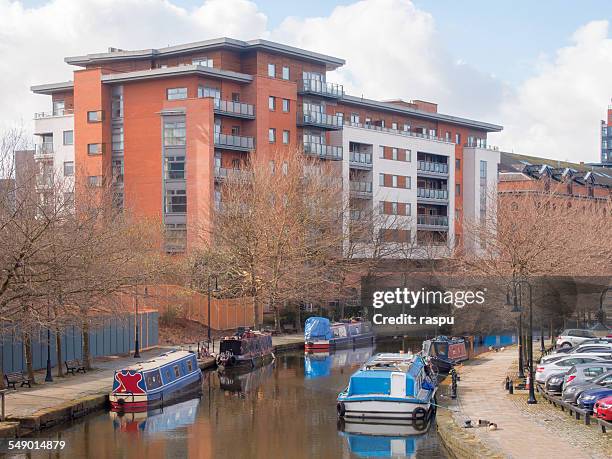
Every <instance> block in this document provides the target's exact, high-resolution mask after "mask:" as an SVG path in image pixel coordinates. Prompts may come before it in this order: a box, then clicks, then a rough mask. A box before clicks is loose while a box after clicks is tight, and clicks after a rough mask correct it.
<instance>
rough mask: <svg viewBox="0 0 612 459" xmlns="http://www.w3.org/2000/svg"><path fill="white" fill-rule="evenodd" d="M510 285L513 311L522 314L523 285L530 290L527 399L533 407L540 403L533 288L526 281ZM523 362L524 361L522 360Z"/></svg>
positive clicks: (515, 281)
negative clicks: (536, 378)
mask: <svg viewBox="0 0 612 459" xmlns="http://www.w3.org/2000/svg"><path fill="white" fill-rule="evenodd" d="M510 284H511V285H512V287H513V292H514V305H515V306H514V308H513V311H515V310H516V309H518V310H519V311H521V314H522V310H523V304H522V303H523V298H522V294H521V293H522V287H523V285H526V286H527V288H528V289H529V329H528V335H527V340H528V347H527V360H528V362H527V364H528V366H529V398H528V399H527V403H528V404H530V405H533V404H535V403H538V401H537V400H536V398H535V390H534V388H535V381H534V372H533V296H532V288H531V284H530V283H529V282H527V281H526V280H518V281H517V280H512V281H511V282H510ZM517 287H518V289H519V293H520V306H519V305H518V304H517V295H516V293H517ZM521 360H522V359H521Z"/></svg>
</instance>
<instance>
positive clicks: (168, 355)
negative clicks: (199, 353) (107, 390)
mask: <svg viewBox="0 0 612 459" xmlns="http://www.w3.org/2000/svg"><path fill="white" fill-rule="evenodd" d="M190 355H194V354H193V352H190V351H182V350H179V349H175V350H172V351H168V352H164V353H163V354H161V355H158V356H157V357H154V358H152V359H151V360H143V361H142V362H138V363H136V364H134V365H130V366H129V367H126V368H122V369H121V370H117V371H124V370H135V371H147V370H153V369H155V368H159V367H163V366H164V365H168V364H170V363H172V362H175V361H177V360H181V359H184V358H185V357H188V356H190Z"/></svg>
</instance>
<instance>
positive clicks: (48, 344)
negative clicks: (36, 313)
mask: <svg viewBox="0 0 612 459" xmlns="http://www.w3.org/2000/svg"><path fill="white" fill-rule="evenodd" d="M47 322H51V308H50V306H49V304H47ZM58 365H59V362H58ZM45 382H53V375H52V374H51V329H50V328H49V324H47V374H46V376H45Z"/></svg>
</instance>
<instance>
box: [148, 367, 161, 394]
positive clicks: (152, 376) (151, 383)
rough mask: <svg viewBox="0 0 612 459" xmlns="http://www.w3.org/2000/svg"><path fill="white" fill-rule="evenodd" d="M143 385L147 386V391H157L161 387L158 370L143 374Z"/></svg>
mask: <svg viewBox="0 0 612 459" xmlns="http://www.w3.org/2000/svg"><path fill="white" fill-rule="evenodd" d="M145 383H146V385H147V390H152V389H157V388H158V387H160V386H161V385H162V381H161V375H160V374H159V370H155V371H149V372H148V373H145Z"/></svg>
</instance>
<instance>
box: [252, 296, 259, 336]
mask: <svg viewBox="0 0 612 459" xmlns="http://www.w3.org/2000/svg"><path fill="white" fill-rule="evenodd" d="M253 328H254V329H255V330H259V302H258V301H257V295H256V294H254V295H253Z"/></svg>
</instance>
